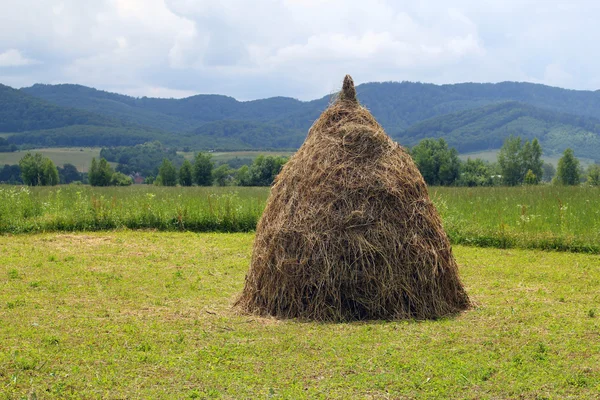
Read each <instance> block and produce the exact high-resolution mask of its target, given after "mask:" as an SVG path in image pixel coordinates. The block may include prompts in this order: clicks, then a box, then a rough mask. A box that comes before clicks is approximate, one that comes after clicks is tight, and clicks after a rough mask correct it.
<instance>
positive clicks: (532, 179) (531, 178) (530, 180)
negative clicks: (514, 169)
mask: <svg viewBox="0 0 600 400" xmlns="http://www.w3.org/2000/svg"><path fill="white" fill-rule="evenodd" d="M523 183H524V184H526V185H537V184H538V183H539V179H538V177H537V176H535V174H534V173H533V171H532V170H530V169H528V170H527V173H526V174H525V179H524V180H523Z"/></svg>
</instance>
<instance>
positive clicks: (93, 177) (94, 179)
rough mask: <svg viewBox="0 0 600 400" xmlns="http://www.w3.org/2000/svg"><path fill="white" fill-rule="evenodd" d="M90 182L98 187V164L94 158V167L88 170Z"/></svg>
mask: <svg viewBox="0 0 600 400" xmlns="http://www.w3.org/2000/svg"><path fill="white" fill-rule="evenodd" d="M88 182H89V183H90V185H92V186H99V185H98V162H97V161H96V157H94V158H92V165H91V166H90V169H89V170H88Z"/></svg>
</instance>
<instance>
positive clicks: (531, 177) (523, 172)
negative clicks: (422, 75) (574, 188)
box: [410, 136, 600, 186]
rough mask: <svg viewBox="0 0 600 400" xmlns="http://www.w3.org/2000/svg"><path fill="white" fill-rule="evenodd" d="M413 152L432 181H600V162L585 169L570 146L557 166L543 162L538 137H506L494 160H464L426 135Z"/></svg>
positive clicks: (512, 183) (474, 183)
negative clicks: (529, 138)
mask: <svg viewBox="0 0 600 400" xmlns="http://www.w3.org/2000/svg"><path fill="white" fill-rule="evenodd" d="M410 153H411V155H412V157H413V160H414V161H415V163H416V164H417V167H418V168H419V171H420V172H421V174H422V175H423V179H425V182H427V184H429V185H443V186H492V185H506V186H517V185H537V184H539V183H541V182H553V183H555V184H562V185H579V184H580V183H581V181H582V180H586V181H587V183H588V184H589V185H592V186H598V185H599V181H600V165H598V164H592V165H590V166H589V167H588V170H587V171H583V169H582V168H581V166H580V163H579V160H578V159H577V158H576V157H575V155H574V154H573V150H572V149H570V148H567V149H566V150H565V151H564V153H563V155H562V157H561V158H560V160H559V162H558V168H556V169H555V168H554V166H553V165H552V164H548V163H544V162H543V161H542V158H541V157H542V147H541V145H540V143H539V141H538V140H537V139H533V140H532V141H528V140H526V141H523V140H522V139H521V138H520V137H513V136H510V137H509V138H507V139H506V140H505V141H504V144H503V145H502V148H501V149H500V151H499V153H498V157H497V162H495V163H489V162H486V161H484V160H482V159H474V160H472V159H467V161H461V160H460V159H459V158H458V152H457V151H456V149H454V148H451V147H449V146H448V144H447V143H446V141H445V140H444V139H437V140H436V139H423V140H422V141H421V142H419V144H417V145H416V146H415V147H413V148H412V149H411V150H410Z"/></svg>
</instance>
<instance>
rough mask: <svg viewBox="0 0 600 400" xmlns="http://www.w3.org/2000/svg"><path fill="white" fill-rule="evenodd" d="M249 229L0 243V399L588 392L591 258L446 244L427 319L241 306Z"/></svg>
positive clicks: (0, 239)
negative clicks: (465, 296) (452, 290)
mask: <svg viewBox="0 0 600 400" xmlns="http://www.w3.org/2000/svg"><path fill="white" fill-rule="evenodd" d="M252 240H253V234H251V233H236V234H223V233H220V234H219V233H200V234H198V233H192V232H148V231H131V230H119V231H112V232H95V233H43V234H28V235H3V236H0V337H1V338H2V341H1V342H0V398H4V399H33V398H37V399H41V398H61V399H62V398H64V399H96V398H98V399H99V398H102V399H125V398H130V399H133V398H140V399H142V398H146V399H256V398H258V399H269V398H273V399H350V398H352V399H413V398H419V399H507V398H511V399H512V398H515V399H516V398H519V399H597V398H598V393H600V336H599V332H600V258H598V256H596V255H589V254H573V253H567V252H545V251H539V250H514V249H513V250H503V249H481V248H476V247H465V246H455V247H454V254H455V256H456V258H457V260H458V263H459V265H460V275H461V277H462V280H463V281H464V283H465V286H466V288H467V290H468V292H469V294H470V296H471V298H472V299H473V300H474V302H475V303H476V306H475V307H474V308H473V309H471V310H468V311H466V312H463V313H461V314H459V315H456V316H454V317H451V318H445V319H441V320H437V321H394V322H390V321H375V322H357V323H344V324H324V323H316V322H298V321H295V320H274V319H270V318H257V317H255V316H250V315H240V314H238V313H236V312H235V311H233V310H232V309H231V304H232V302H233V301H234V299H235V297H236V296H237V294H238V293H239V292H240V290H241V289H242V286H243V282H244V275H245V273H246V271H247V268H248V265H249V262H250V255H251V246H252Z"/></svg>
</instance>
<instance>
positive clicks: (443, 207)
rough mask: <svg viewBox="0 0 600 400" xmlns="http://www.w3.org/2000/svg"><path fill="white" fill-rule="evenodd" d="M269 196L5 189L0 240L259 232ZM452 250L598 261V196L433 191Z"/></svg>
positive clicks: (228, 191)
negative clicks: (69, 234)
mask: <svg viewBox="0 0 600 400" xmlns="http://www.w3.org/2000/svg"><path fill="white" fill-rule="evenodd" d="M268 194H269V189H268V188H242V187H231V188H216V187H210V188H199V187H192V188H181V187H178V188H165V187H153V186H145V185H144V186H133V187H125V188H114V187H113V188H91V187H89V186H76V185H72V186H59V187H54V188H27V187H16V186H0V233H1V232H7V233H23V232H44V231H97V230H107V229H117V228H130V229H159V230H166V231H169V230H170V231H174V230H190V231H195V232H211V231H220V232H240V231H242V232H247V231H252V230H254V228H255V226H256V223H257V221H258V219H259V218H260V215H261V213H262V210H263V208H264V205H265V202H266V199H267V196H268ZM430 195H431V198H432V200H433V202H434V203H435V205H436V206H437V208H438V210H439V211H440V214H441V215H442V219H443V220H444V226H445V228H446V231H447V232H448V235H449V236H450V239H451V241H452V242H453V243H454V244H469V245H477V246H486V247H499V248H540V249H555V250H569V251H577V252H589V253H599V254H600V201H599V199H600V188H584V187H558V186H539V187H514V188H507V187H496V188H481V187H480V188H445V187H437V188H436V187H433V188H430Z"/></svg>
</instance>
